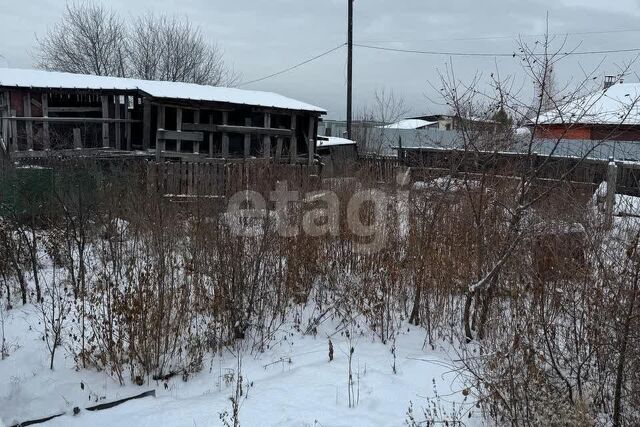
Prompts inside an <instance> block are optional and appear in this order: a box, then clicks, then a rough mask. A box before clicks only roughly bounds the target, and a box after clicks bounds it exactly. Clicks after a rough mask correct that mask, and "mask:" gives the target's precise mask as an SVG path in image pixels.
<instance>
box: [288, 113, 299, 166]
mask: <svg viewBox="0 0 640 427" xmlns="http://www.w3.org/2000/svg"><path fill="white" fill-rule="evenodd" d="M297 117H298V116H297V115H296V113H293V114H291V133H292V135H291V138H290V139H289V159H290V161H291V163H295V162H296V159H297V158H298V138H297V137H296V121H297V120H296V119H297Z"/></svg>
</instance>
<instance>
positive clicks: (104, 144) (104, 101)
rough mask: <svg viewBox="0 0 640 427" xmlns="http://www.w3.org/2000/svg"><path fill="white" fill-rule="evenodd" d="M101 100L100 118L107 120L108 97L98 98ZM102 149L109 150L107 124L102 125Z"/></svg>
mask: <svg viewBox="0 0 640 427" xmlns="http://www.w3.org/2000/svg"><path fill="white" fill-rule="evenodd" d="M100 99H101V100H102V118H103V119H108V118H109V96H108V95H102V96H101V97H100ZM102 148H109V123H107V122H103V123H102Z"/></svg>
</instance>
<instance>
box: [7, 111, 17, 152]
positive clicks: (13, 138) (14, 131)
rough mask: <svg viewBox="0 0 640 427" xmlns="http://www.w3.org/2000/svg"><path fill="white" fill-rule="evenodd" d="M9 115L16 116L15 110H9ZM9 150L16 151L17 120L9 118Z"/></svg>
mask: <svg viewBox="0 0 640 427" xmlns="http://www.w3.org/2000/svg"><path fill="white" fill-rule="evenodd" d="M11 116H12V117H15V116H16V110H11ZM9 151H18V122H17V121H16V120H11V144H10V145H9Z"/></svg>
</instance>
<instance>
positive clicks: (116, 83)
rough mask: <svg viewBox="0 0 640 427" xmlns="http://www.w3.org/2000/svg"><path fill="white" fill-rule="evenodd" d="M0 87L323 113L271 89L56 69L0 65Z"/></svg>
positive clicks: (318, 108)
mask: <svg viewBox="0 0 640 427" xmlns="http://www.w3.org/2000/svg"><path fill="white" fill-rule="evenodd" d="M0 86H5V87H34V88H60V89H87V90H122V91H142V92H144V93H146V94H148V95H150V96H152V97H154V98H173V99H183V100H194V101H205V102H224V103H230V104H240V105H252V106H260V107H270V108H282V109H286V110H301V111H312V112H317V113H322V114H324V113H326V110H324V109H323V108H320V107H316V106H315V105H311V104H307V103H304V102H301V101H297V100H295V99H291V98H287V97H286V96H282V95H279V94H277V93H272V92H262V91H256V90H244V89H236V88H228V87H218V86H206V85H198V84H194V83H181V82H167V81H157V80H139V79H129V78H123V77H108V76H94V75H91V74H73V73H63V72H58V71H43V70H25V69H18V68H0Z"/></svg>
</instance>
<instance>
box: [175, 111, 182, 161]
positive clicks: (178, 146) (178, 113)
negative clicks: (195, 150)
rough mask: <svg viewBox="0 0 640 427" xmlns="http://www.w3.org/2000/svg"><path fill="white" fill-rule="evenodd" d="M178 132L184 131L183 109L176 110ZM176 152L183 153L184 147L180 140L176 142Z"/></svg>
mask: <svg viewBox="0 0 640 427" xmlns="http://www.w3.org/2000/svg"><path fill="white" fill-rule="evenodd" d="M176 131H178V132H180V131H182V108H180V107H178V108H176ZM176 151H177V152H178V153H180V152H181V151H182V145H181V144H180V139H177V140H176Z"/></svg>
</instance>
